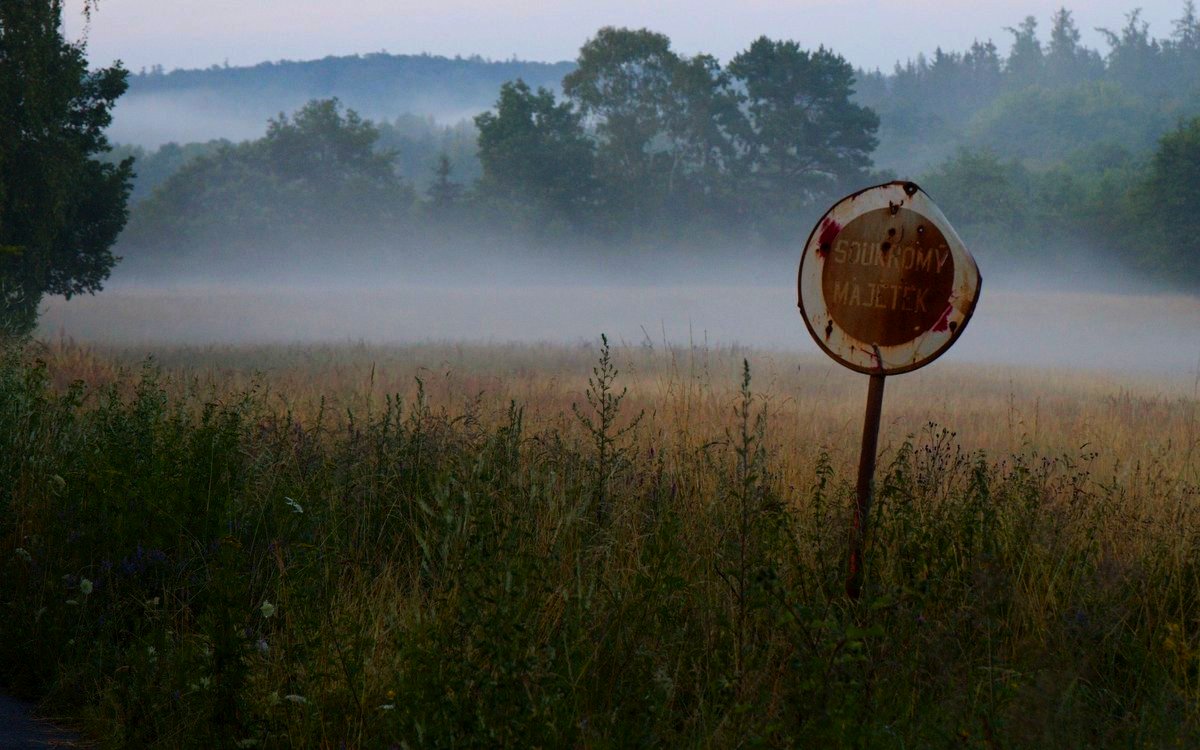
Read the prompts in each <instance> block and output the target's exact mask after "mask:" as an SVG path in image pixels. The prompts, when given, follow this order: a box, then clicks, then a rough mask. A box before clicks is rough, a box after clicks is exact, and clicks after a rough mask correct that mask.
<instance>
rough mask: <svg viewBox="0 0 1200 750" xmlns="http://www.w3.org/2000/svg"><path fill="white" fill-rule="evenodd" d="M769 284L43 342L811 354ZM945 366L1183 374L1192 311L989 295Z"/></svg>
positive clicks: (350, 295) (790, 298)
mask: <svg viewBox="0 0 1200 750" xmlns="http://www.w3.org/2000/svg"><path fill="white" fill-rule="evenodd" d="M779 282H780V283H778V284H720V283H707V284H678V285H673V284H662V285H656V286H639V285H631V284H623V285H611V284H610V285H585V284H535V283H531V284H524V285H518V284H489V283H486V281H480V280H477V281H475V282H474V283H467V284H454V285H450V284H445V283H420V284H417V283H379V284H375V285H370V284H357V285H354V286H350V285H344V284H342V285H339V284H334V283H326V284H318V283H309V284H286V285H282V284H277V285H269V284H257V285H256V284H247V285H237V284H223V285H212V284H175V285H169V286H167V285H159V286H149V285H141V284H139V285H117V286H115V287H114V288H112V289H109V290H106V291H104V292H102V293H101V294H99V295H97V296H95V297H83V298H76V299H73V300H71V301H69V302H68V301H64V300H62V299H61V298H52V299H49V300H47V302H46V305H45V313H44V315H43V318H42V324H41V328H40V330H39V335H41V336H43V337H45V336H57V335H66V336H70V337H73V338H76V339H78V340H83V341H92V342H97V343H119V344H146V345H148V346H151V345H164V344H195V345H220V344H255V343H292V342H323V343H327V342H346V341H365V342H370V343H402V342H414V341H427V340H463V341H472V342H508V341H521V342H540V341H549V342H564V343H577V342H581V341H594V340H596V339H597V337H598V336H599V335H600V333H607V334H608V335H609V337H610V339H612V340H614V341H616V342H622V343H625V344H630V345H645V346H656V347H657V346H663V345H664V343H665V344H670V345H681V346H686V345H688V344H689V342H690V343H694V344H697V345H704V344H707V345H728V344H734V343H737V344H743V345H749V346H754V347H762V348H769V349H779V350H788V351H803V352H813V353H815V352H817V351H818V350H817V347H816V345H815V344H814V343H813V342H812V341H811V340H810V338H809V336H808V333H807V332H806V331H805V328H804V324H803V322H802V321H801V319H800V315H799V312H798V310H797V308H796V299H795V291H794V288H793V283H792V280H791V279H789V278H782V279H780V280H779ZM944 359H946V360H954V361H960V362H977V363H981V364H983V363H1005V364H1028V365H1035V366H1066V367H1082V368H1098V369H1116V370H1130V371H1149V372H1165V373H1173V374H1177V375H1184V374H1187V373H1191V372H1195V371H1196V370H1197V367H1198V365H1200V300H1197V299H1196V298H1194V297H1189V296H1185V295H1178V294H1144V293H1141V294H1132V293H1119V292H1099V291H1091V292H1079V291H1074V292H1071V291H1054V290H1046V289H1030V290H1017V289H1013V288H1011V287H1009V288H1007V289H1005V288H1000V289H989V288H988V284H987V282H986V280H985V284H984V289H983V294H982V297H981V300H980V303H979V307H978V308H977V310H976V313H975V317H974V318H973V320H972V321H971V323H970V324H969V326H968V328H967V329H966V331H965V332H964V333H963V335H962V337H961V338H960V339H959V341H958V343H957V344H956V345H955V347H954V348H953V349H952V350H951V351H950V352H949V353H948V354H946V355H945V357H944Z"/></svg>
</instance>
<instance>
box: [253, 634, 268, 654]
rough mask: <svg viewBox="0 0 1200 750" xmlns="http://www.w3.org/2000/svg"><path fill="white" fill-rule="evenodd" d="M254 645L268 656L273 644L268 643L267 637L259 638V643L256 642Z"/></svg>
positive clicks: (259, 651)
mask: <svg viewBox="0 0 1200 750" xmlns="http://www.w3.org/2000/svg"><path fill="white" fill-rule="evenodd" d="M254 647H255V648H257V649H258V653H260V654H262V655H263V656H266V655H267V654H269V653H270V652H271V646H270V644H268V643H267V639H266V638H259V639H258V643H256V644H254Z"/></svg>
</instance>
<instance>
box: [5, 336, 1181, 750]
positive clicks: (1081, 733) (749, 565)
mask: <svg viewBox="0 0 1200 750" xmlns="http://www.w3.org/2000/svg"><path fill="white" fill-rule="evenodd" d="M148 353H149V354H151V355H152V357H151V358H150V359H147V354H148ZM865 392H866V378H865V377H863V376H859V375H854V374H851V373H849V372H846V371H843V370H841V369H839V368H837V367H836V365H833V364H832V363H830V362H828V361H826V360H824V359H820V358H817V357H815V356H800V355H794V354H788V353H783V352H778V351H768V350H752V349H740V348H737V347H723V348H718V347H707V346H691V347H671V346H668V345H666V344H655V343H654V342H653V341H651V340H650V338H649V337H647V340H646V341H645V342H644V343H643V344H642V345H638V346H627V345H620V346H612V347H611V348H610V347H608V346H606V345H601V343H600V342H594V343H590V344H587V345H574V346H567V345H548V344H547V345H543V344H531V343H530V344H513V345H497V344H492V345H485V344H475V345H466V344H461V345H455V344H434V343H429V344H412V345H395V346H371V345H352V344H345V345H319V344H305V345H296V346H282V345H275V346H268V345H244V346H224V347H202V346H192V347H184V346H164V345H160V346H155V347H153V348H152V349H148V347H146V346H140V347H139V346H134V345H107V346H87V345H82V344H77V343H74V342H71V341H69V340H65V339H51V340H48V341H44V342H41V343H33V344H28V345H25V346H22V347H10V348H9V349H8V350H7V353H6V354H5V356H4V359H3V363H2V365H0V523H2V526H0V532H2V534H3V536H2V541H0V564H2V565H3V566H4V568H3V569H4V573H3V576H2V577H0V590H2V591H3V602H4V607H3V609H2V610H0V612H2V613H3V614H2V615H0V618H2V619H0V635H2V636H3V637H0V670H2V674H3V675H4V677H5V678H6V679H7V681H8V683H9V684H10V685H13V686H14V687H15V689H18V690H20V691H21V692H23V693H24V694H26V695H29V696H34V697H37V698H39V699H41V700H42V701H43V706H45V707H46V708H47V710H51V711H53V712H55V713H59V714H64V715H69V716H73V717H75V719H76V721H77V722H78V724H79V726H80V727H81V728H82V729H83V730H84V731H85V732H86V733H88V734H89V735H91V736H93V737H95V738H97V740H98V741H99V742H100V744H101V745H102V746H111V747H126V746H137V747H142V746H158V747H205V748H209V747H321V748H324V747H330V748H334V747H381V748H390V747H422V746H437V747H440V746H445V747H464V746H466V747H470V746H487V747H494V746H505V747H561V746H579V747H611V746H670V747H676V746H683V747H734V746H739V747H740V746H747V747H752V746H768V747H774V746H806V747H808V746H812V747H822V746H840V747H897V748H903V747H983V748H1007V747H1110V746H1167V745H1178V746H1192V745H1195V744H1196V743H1197V742H1198V741H1200V602H1198V601H1197V594H1198V593H1200V508H1198V507H1197V499H1198V497H1197V496H1198V494H1200V461H1198V460H1197V455H1196V451H1197V448H1198V445H1200V412H1198V407H1200V379H1198V378H1197V375H1196V373H1192V374H1191V375H1188V376H1169V375H1163V374H1131V373H1129V372H1124V373H1105V372H1102V371H1092V370H1079V369H1075V370H1071V369H1034V368H1021V367H1015V366H998V365H994V366H981V365H977V364H967V363H953V362H946V363H938V364H936V365H934V366H932V367H930V368H927V369H925V370H922V371H920V372H917V373H914V374H910V375H904V376H899V377H895V378H892V379H889V382H888V386H887V394H886V398H885V405H884V423H883V432H882V435H881V442H880V444H881V456H880V462H879V467H880V468H879V472H878V474H877V482H876V487H877V493H876V501H875V505H874V507H873V510H872V513H873V516H872V525H871V527H870V533H869V540H868V566H867V572H866V589H865V595H864V597H863V599H862V601H860V602H856V603H852V602H849V601H848V600H847V599H846V597H845V595H844V593H843V585H844V575H845V547H846V542H847V530H848V526H849V515H850V508H851V500H852V497H853V480H854V469H855V464H856V461H857V449H858V440H859V437H860V430H861V427H862V407H863V401H864V397H865Z"/></svg>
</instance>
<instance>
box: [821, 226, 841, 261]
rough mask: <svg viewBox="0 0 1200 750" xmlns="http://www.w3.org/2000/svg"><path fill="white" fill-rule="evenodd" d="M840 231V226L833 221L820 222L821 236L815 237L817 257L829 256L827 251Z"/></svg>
mask: <svg viewBox="0 0 1200 750" xmlns="http://www.w3.org/2000/svg"><path fill="white" fill-rule="evenodd" d="M840 231H842V225H841V224H838V223H837V222H836V221H834V220H833V219H829V218H826V219H824V220H822V221H821V234H819V235H818V236H817V255H819V256H821V257H822V258H824V257H825V256H826V255H828V254H829V249H830V248H831V247H833V241H834V239H835V238H836V237H837V236H838V232H840Z"/></svg>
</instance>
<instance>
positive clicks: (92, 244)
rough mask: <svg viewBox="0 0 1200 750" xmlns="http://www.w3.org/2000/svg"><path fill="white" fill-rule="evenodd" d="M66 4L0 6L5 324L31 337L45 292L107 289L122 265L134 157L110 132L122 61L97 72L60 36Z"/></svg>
mask: <svg viewBox="0 0 1200 750" xmlns="http://www.w3.org/2000/svg"><path fill="white" fill-rule="evenodd" d="M62 11H63V7H62V2H61V0H37V1H36V2H33V1H31V2H0V326H2V327H3V328H4V330H5V331H7V332H10V333H13V332H16V333H25V332H28V331H30V330H32V329H33V327H34V325H35V324H36V322H37V312H38V306H39V303H40V301H41V299H42V296H43V295H44V294H61V295H64V296H66V297H71V296H73V295H76V294H83V293H92V292H96V291H99V290H100V289H101V287H102V284H103V281H104V280H105V279H106V278H108V275H109V272H110V270H111V269H112V267H113V264H114V263H115V262H116V260H117V259H116V258H115V257H114V256H113V254H112V252H111V247H112V245H113V243H114V242H115V241H116V238H117V235H118V234H119V233H120V231H121V229H122V227H123V226H124V225H125V221H126V218H127V212H126V200H127V198H128V195H129V190H130V182H131V179H132V163H133V160H132V159H126V160H124V161H122V162H120V163H119V164H111V163H101V162H100V161H98V160H97V159H96V158H95V157H96V156H97V155H98V154H102V153H104V152H106V151H108V150H109V144H108V140H107V139H106V138H105V135H104V129H105V127H107V126H108V124H109V122H111V119H112V115H111V112H112V107H113V103H114V102H115V101H116V100H117V98H118V97H119V96H120V95H121V94H122V93H123V92H124V91H125V87H126V82H125V77H126V73H125V70H124V69H123V68H122V67H121V65H120V63H117V64H115V65H113V66H112V67H109V68H103V69H100V70H96V71H91V72H89V70H88V67H87V60H86V58H85V56H84V47H83V44H82V43H74V42H69V41H67V40H66V39H64V38H63V35H62Z"/></svg>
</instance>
